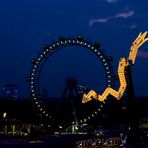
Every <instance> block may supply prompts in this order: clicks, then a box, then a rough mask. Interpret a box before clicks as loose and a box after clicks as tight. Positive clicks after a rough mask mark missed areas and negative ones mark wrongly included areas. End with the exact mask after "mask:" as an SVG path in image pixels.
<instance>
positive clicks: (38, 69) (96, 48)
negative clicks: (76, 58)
mask: <svg viewBox="0 0 148 148" xmlns="http://www.w3.org/2000/svg"><path fill="white" fill-rule="evenodd" d="M70 47H80V48H84V49H86V50H88V51H89V52H91V53H92V54H93V55H94V56H95V57H96V58H97V60H98V61H99V63H101V64H100V65H101V66H102V67H103V71H104V72H101V73H103V75H104V77H105V84H104V83H103V85H105V86H104V87H111V86H112V85H113V81H114V78H113V70H112V66H111V60H109V57H107V56H106V55H105V54H104V52H103V51H102V49H101V46H100V44H98V43H91V42H89V41H87V40H86V39H85V38H84V37H83V36H82V35H78V36H77V37H73V38H64V37H60V38H59V40H57V41H55V42H53V43H51V44H49V45H46V46H44V47H43V50H42V52H41V53H40V54H39V55H38V57H37V58H35V59H33V60H32V69H31V74H30V93H31V98H32V100H33V103H34V105H35V106H36V108H37V109H38V111H39V112H40V114H41V115H42V117H45V118H46V119H50V120H52V116H53V115H52V113H50V112H49V111H48V109H47V106H46V107H45V105H44V102H43V100H42V97H41V96H42V94H41V90H42V89H43V88H41V87H42V85H41V83H40V82H41V81H42V77H43V75H44V74H42V71H43V69H44V67H45V65H47V64H48V62H47V61H48V60H49V59H52V56H53V55H55V54H56V53H58V52H59V51H60V50H61V49H63V50H64V49H65V48H70ZM61 51H62V50H61ZM49 66H50V65H49ZM59 66H60V65H59ZM96 81H97V80H96ZM49 83H50V82H49ZM103 103H104V102H103ZM102 107H103V105H102V104H101V105H100V106H98V105H97V108H95V107H94V110H93V111H92V112H90V113H87V114H86V113H85V115H84V116H82V117H79V119H78V120H79V121H78V122H79V123H86V122H87V121H88V120H91V118H94V117H95V116H96V115H97V114H98V112H99V111H100V110H101V108H102Z"/></svg>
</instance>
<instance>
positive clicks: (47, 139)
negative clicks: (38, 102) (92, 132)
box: [0, 135, 148, 148]
mask: <svg viewBox="0 0 148 148" xmlns="http://www.w3.org/2000/svg"><path fill="white" fill-rule="evenodd" d="M84 139H90V137H87V135H61V136H60V135H54V136H44V137H40V138H20V139H15V138H13V139H12V138H8V139H6V138H5V139H3V138H1V139H0V148H101V147H99V146H84V147H82V146H78V145H77V141H82V140H84ZM104 147H105V146H104ZM106 147H107V146H106ZM113 147H114V148H118V147H120V146H113ZM113 147H112V148H113ZM124 148H132V147H131V146H130V145H128V144H127V145H126V146H124ZM141 148H148V142H142V143H141Z"/></svg>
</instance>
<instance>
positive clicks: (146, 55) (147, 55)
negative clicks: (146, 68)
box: [138, 51, 148, 59]
mask: <svg viewBox="0 0 148 148" xmlns="http://www.w3.org/2000/svg"><path fill="white" fill-rule="evenodd" d="M138 57H142V58H145V59H148V52H145V51H138Z"/></svg>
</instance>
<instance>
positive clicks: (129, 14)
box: [89, 10, 135, 26]
mask: <svg viewBox="0 0 148 148" xmlns="http://www.w3.org/2000/svg"><path fill="white" fill-rule="evenodd" d="M134 14H135V12H134V11H133V10H127V11H126V12H121V13H118V14H115V15H114V16H110V17H105V18H99V19H92V20H90V22H89V26H92V25H93V24H95V23H107V22H108V21H111V20H113V19H118V18H122V19H127V18H129V17H132V16H133V15H134Z"/></svg>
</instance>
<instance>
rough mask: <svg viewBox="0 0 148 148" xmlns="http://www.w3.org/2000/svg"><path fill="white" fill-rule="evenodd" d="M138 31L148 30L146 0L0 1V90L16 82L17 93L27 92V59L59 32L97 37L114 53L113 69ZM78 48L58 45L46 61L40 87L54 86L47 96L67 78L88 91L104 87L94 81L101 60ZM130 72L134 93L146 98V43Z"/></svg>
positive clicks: (91, 39) (111, 54) (101, 75)
mask: <svg viewBox="0 0 148 148" xmlns="http://www.w3.org/2000/svg"><path fill="white" fill-rule="evenodd" d="M141 31H142V32H143V31H148V1H147V0H141V1H140V0H74V1H69V0H63V1H61V0H13V1H12V0H4V1H0V50H1V52H0V53H1V54H0V67H1V77H0V89H1V90H2V87H3V86H4V85H5V84H8V83H11V84H18V85H19V87H20V95H21V96H23V97H26V96H28V94H29V92H28V84H27V82H26V81H25V78H26V77H27V76H29V74H30V70H31V60H32V59H33V58H35V57H37V55H38V54H39V53H40V52H41V51H42V48H41V47H42V45H43V44H45V43H51V42H52V41H54V40H58V37H59V36H60V35H63V36H66V37H70V36H76V35H77V34H83V35H84V36H85V37H86V38H87V39H88V40H90V41H92V42H93V41H99V42H100V43H101V45H102V47H103V48H104V51H105V54H106V55H110V56H113V57H114V63H113V65H114V68H115V70H117V66H118V64H117V62H118V60H119V58H120V57H123V56H128V54H129V48H130V45H131V43H132V42H133V41H134V39H135V38H136V36H137V35H138V34H139V32H141ZM77 49H80V50H79V51H78V50H77ZM83 50H84V49H82V48H77V47H75V48H71V49H70V50H67V49H63V50H61V51H59V53H58V52H57V54H55V55H54V56H53V57H52V58H51V59H49V61H48V62H47V64H46V66H45V68H44V70H43V71H42V74H41V75H42V77H41V86H42V85H43V86H44V87H51V86H53V88H54V89H53V88H50V89H49V95H51V96H52V95H53V93H54V94H56V93H57V94H58V93H61V92H62V91H61V90H62V89H63V87H64V80H65V78H66V77H67V76H70V77H74V78H76V79H78V81H79V82H80V83H83V84H87V85H88V87H89V88H90V89H91V88H93V89H96V90H97V89H98V88H97V87H99V84H100V87H102V86H103V84H102V83H103V82H102V81H101V80H99V79H101V78H102V79H103V74H102V73H103V72H101V71H102V69H101V66H99V65H101V64H100V63H97V61H98V60H97V59H96V58H94V57H95V56H94V55H92V54H91V53H90V52H87V51H84V52H83ZM80 54H81V56H80ZM70 56H71V57H70ZM67 57H68V58H67ZM84 61H86V63H85V62H84ZM50 62H51V63H50ZM65 63H66V64H65ZM67 63H69V64H67ZM97 64H98V67H97ZM77 65H79V66H77ZM48 66H49V67H48ZM66 68H69V69H68V70H65V69H66ZM47 69H48V70H47ZM87 70H88V71H89V70H90V71H91V72H88V71H87ZM132 71H133V81H134V88H135V94H136V96H148V87H147V84H148V78H147V75H148V43H146V44H145V45H144V46H142V48H140V49H139V54H138V57H137V59H136V63H135V65H134V66H133V69H132ZM60 73H61V74H60ZM100 73H101V74H100ZM99 74H100V76H99ZM44 76H45V77H44ZM48 76H49V77H48ZM47 77H48V78H47ZM47 80H48V81H50V82H49V83H48V86H47V83H46V81H47ZM44 82H45V83H44ZM53 90H54V91H53ZM50 91H52V92H51V94H50ZM60 91H61V92H60ZM1 93H2V91H1Z"/></svg>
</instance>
